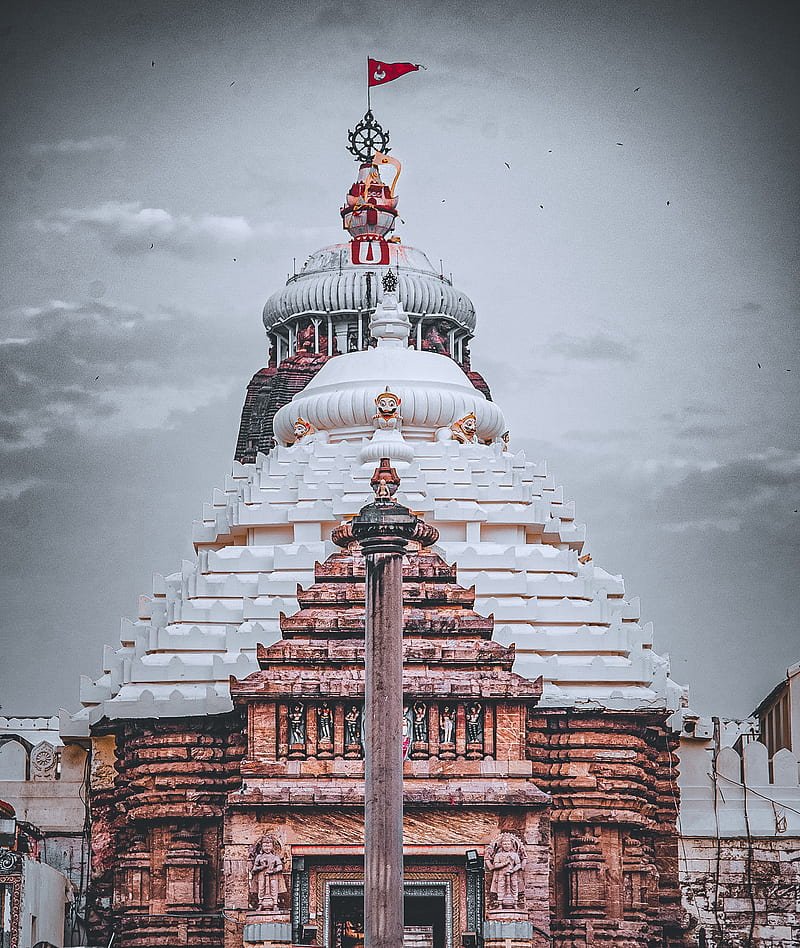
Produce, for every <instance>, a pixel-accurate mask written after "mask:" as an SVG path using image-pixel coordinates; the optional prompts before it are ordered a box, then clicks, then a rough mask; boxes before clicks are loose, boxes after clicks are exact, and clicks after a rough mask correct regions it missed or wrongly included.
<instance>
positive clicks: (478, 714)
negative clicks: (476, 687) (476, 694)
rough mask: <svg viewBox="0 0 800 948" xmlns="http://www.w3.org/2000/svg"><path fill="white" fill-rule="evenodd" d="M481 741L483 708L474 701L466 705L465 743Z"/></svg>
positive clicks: (479, 742)
mask: <svg viewBox="0 0 800 948" xmlns="http://www.w3.org/2000/svg"><path fill="white" fill-rule="evenodd" d="M482 743H483V708H482V707H481V705H480V702H478V701H474V702H473V703H472V704H470V705H468V706H467V744H482Z"/></svg>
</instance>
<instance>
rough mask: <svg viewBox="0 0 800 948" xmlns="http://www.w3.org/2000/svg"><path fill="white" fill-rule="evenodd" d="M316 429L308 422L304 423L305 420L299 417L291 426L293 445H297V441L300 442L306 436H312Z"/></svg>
mask: <svg viewBox="0 0 800 948" xmlns="http://www.w3.org/2000/svg"><path fill="white" fill-rule="evenodd" d="M316 430H317V429H316V428H315V427H314V426H313V425H312V424H311V422H310V421H306V420H305V418H302V417H299V416H298V418H297V420H296V421H295V423H294V424H293V425H292V431H293V432H294V443H295V444H297V442H298V441H302V440H303V438H305V436H306V435H310V434H313V433H314V432H315V431H316Z"/></svg>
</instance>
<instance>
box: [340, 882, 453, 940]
mask: <svg viewBox="0 0 800 948" xmlns="http://www.w3.org/2000/svg"><path fill="white" fill-rule="evenodd" d="M403 911H404V915H405V937H404V940H403V944H404V946H405V948H449V942H450V939H449V938H448V932H449V926H448V919H447V904H446V899H445V896H444V893H442V894H438V893H437V894H433V895H431V894H417V893H414V892H409V891H408V889H407V890H406V896H405V899H404V900H403ZM328 944H329V945H330V946H331V948H364V899H363V896H361V895H331V900H330V932H329V941H328Z"/></svg>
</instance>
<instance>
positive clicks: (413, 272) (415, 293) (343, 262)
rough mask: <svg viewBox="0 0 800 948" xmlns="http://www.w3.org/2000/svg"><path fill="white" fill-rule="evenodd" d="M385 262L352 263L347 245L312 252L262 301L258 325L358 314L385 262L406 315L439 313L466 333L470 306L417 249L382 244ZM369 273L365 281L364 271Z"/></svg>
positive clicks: (368, 303)
mask: <svg viewBox="0 0 800 948" xmlns="http://www.w3.org/2000/svg"><path fill="white" fill-rule="evenodd" d="M388 251H389V262H388V265H384V266H381V265H379V264H377V263H367V262H365V263H362V264H354V263H353V261H352V257H351V248H350V244H335V245H333V246H332V247H324V248H323V249H322V250H318V251H316V253H313V254H311V256H310V257H309V258H308V260H307V261H306V263H305V265H304V267H303V269H302V270H301V271H300V273H298V274H297V275H296V276H294V277H291V278H290V279H289V282H288V283H287V284H286V286H285V287H284V288H283V289H282V290H278V292H277V293H273V295H272V296H271V297H270V298H269V299H268V300H267V302H266V305H265V306H264V327H265V328H266V330H267V332H269V331H270V330H271V329H272V327H273V326H275V325H276V324H280V323H283V322H285V321H286V320H288V319H291V318H292V317H294V316H299V315H303V314H311V313H362V312H368V311H369V310H370V309H371V308H372V307H373V306H374V305H375V300H376V295H377V299H378V301H380V300H381V299H382V289H381V279H382V277H383V275H384V273H385V272H386V270H387V269H388V268H389V267H391V268H392V269H393V270H394V272H395V273H396V275H397V279H398V295H399V297H400V301H401V302H402V304H403V306H404V307H405V310H406V312H407V313H410V314H411V315H412V316H430V315H441V316H446V317H449V318H451V319H452V320H454V321H455V322H456V323H458V324H459V325H460V326H462V327H463V328H464V329H466V330H468V331H469V332H473V331H474V330H475V308H474V307H473V305H472V302H471V301H470V299H469V297H468V296H467V295H466V293H463V292H462V291H461V290H457V289H455V288H454V287H453V286H452V284H451V283H450V281H449V280H448V279H447V278H446V277H444V276H443V275H441V274H438V273H437V272H436V271H435V270H434V268H433V267H432V266H431V263H430V261H429V260H428V258H427V257H426V256H425V254H424V253H423V252H422V251H421V250H417V249H416V248H415V247H407V246H405V245H404V244H395V243H389V244H388ZM368 272H371V273H372V274H373V277H372V282H371V284H369V285H368V283H367V273H368Z"/></svg>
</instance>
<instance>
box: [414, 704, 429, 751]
mask: <svg viewBox="0 0 800 948" xmlns="http://www.w3.org/2000/svg"><path fill="white" fill-rule="evenodd" d="M411 736H412V739H413V740H414V742H415V743H420V744H425V743H426V742H427V740H428V709H427V708H426V707H425V705H424V704H423V703H422V702H421V701H417V702H416V704H415V705H414V711H413V718H412V724H411Z"/></svg>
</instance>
